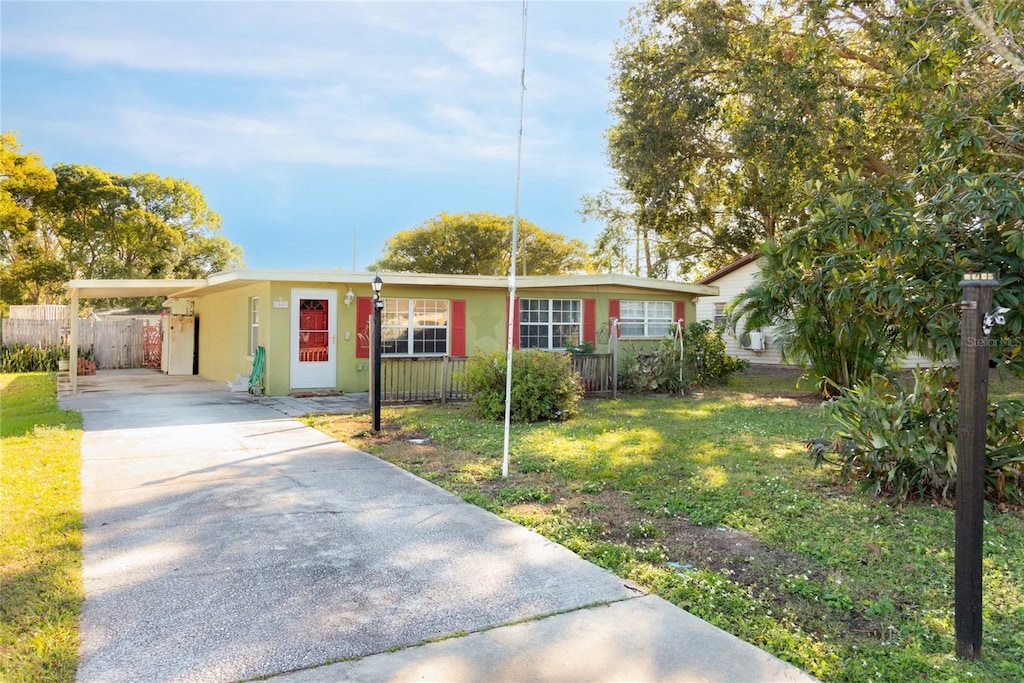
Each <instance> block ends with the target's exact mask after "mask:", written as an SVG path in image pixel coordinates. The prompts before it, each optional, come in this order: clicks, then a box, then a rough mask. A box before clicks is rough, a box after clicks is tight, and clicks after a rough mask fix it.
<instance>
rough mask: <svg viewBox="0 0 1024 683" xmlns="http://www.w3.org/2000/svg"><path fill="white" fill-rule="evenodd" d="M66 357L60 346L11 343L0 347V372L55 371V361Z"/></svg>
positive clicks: (65, 352) (65, 350) (64, 350)
mask: <svg viewBox="0 0 1024 683" xmlns="http://www.w3.org/2000/svg"><path fill="white" fill-rule="evenodd" d="M61 358H67V349H65V348H63V347H60V346H48V347H40V346H29V345H28V344H13V345H11V346H3V347H0V372H56V370H57V361H59V360H60V359H61Z"/></svg>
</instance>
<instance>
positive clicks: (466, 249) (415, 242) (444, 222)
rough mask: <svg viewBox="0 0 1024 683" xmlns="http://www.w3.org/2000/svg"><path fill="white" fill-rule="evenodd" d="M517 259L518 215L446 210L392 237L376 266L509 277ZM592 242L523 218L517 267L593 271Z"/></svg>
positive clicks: (528, 271)
mask: <svg viewBox="0 0 1024 683" xmlns="http://www.w3.org/2000/svg"><path fill="white" fill-rule="evenodd" d="M511 260H512V217H511V216H499V215H497V214H492V213H454V214H449V213H442V214H440V215H438V216H435V217H433V218H429V219H427V220H426V221H424V222H423V223H421V224H420V225H419V226H417V227H416V228H413V229H412V230H403V231H401V232H399V233H397V234H396V235H395V236H394V237H392V238H391V239H389V240H388V241H387V243H386V244H385V246H384V255H383V256H382V257H381V258H380V259H379V260H378V261H376V262H375V263H372V264H370V266H369V269H370V270H384V271H395V272H409V273H446V274H451V275H504V274H506V273H508V271H509V267H510V266H511ZM589 264H590V260H589V256H588V253H587V245H586V244H585V243H584V242H583V241H581V240H578V239H566V238H565V236H564V235H560V234H558V233H554V232H548V231H546V230H542V229H541V228H539V227H537V226H536V225H534V224H533V223H531V222H529V221H526V220H522V219H520V220H519V251H518V254H517V255H516V270H517V271H518V273H519V274H522V275H560V274H563V273H579V272H585V271H587V270H588V268H589Z"/></svg>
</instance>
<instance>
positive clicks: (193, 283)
mask: <svg viewBox="0 0 1024 683" xmlns="http://www.w3.org/2000/svg"><path fill="white" fill-rule="evenodd" d="M205 286H206V280H71V281H70V282H68V295H69V297H70V298H71V306H70V310H71V311H72V312H73V314H72V315H71V339H70V340H69V345H70V347H71V348H70V349H69V356H70V357H71V358H78V303H79V301H81V300H82V299H117V298H133V297H148V296H166V297H169V298H173V297H182V296H188V294H189V293H190V292H195V291H197V290H199V289H202V288H203V287H205ZM68 371H69V373H70V376H71V393H73V394H77V393H78V363H70V364H69V365H68Z"/></svg>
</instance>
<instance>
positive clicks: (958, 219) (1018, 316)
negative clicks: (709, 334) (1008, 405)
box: [733, 0, 1024, 389]
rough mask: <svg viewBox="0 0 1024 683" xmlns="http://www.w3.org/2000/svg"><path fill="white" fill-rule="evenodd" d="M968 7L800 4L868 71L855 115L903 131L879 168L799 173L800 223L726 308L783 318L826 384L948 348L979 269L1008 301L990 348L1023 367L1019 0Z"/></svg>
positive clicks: (771, 247)
mask: <svg viewBox="0 0 1024 683" xmlns="http://www.w3.org/2000/svg"><path fill="white" fill-rule="evenodd" d="M965 3H966V0H964V1H963V2H961V0H954V1H950V2H943V1H941V0H937V1H932V2H926V3H921V4H914V3H911V2H906V3H892V2H881V3H879V2H853V3H843V4H839V5H833V4H831V3H799V7H800V8H802V9H803V10H804V11H805V15H804V23H805V26H806V28H805V29H804V31H803V35H805V36H819V35H820V36H825V37H827V39H828V42H829V44H836V45H840V46H841V50H840V52H839V56H840V57H844V58H845V59H848V60H853V61H855V62H860V63H862V64H863V65H864V66H863V67H862V68H861V70H860V71H861V72H862V73H863V74H866V75H870V78H871V81H870V83H871V85H872V87H871V88H870V89H869V91H868V95H869V96H867V97H863V98H861V99H860V109H861V110H862V111H863V114H862V117H863V118H869V116H868V114H869V113H870V112H875V114H876V115H875V118H877V114H878V113H888V115H889V116H891V117H893V118H892V122H891V123H890V124H889V127H890V128H893V129H894V130H892V131H891V133H890V134H887V137H888V139H889V140H890V143H889V145H888V151H887V152H885V153H874V152H872V155H873V156H874V157H877V158H878V159H879V160H880V161H881V162H883V163H882V164H878V163H875V162H873V161H872V160H871V159H872V157H871V156H868V155H866V154H865V155H863V162H862V163H861V164H860V165H859V166H857V165H853V164H847V165H846V168H845V169H834V170H833V171H834V172H829V173H825V174H822V175H821V177H820V178H814V177H813V175H811V176H806V175H805V176H804V180H805V183H804V185H803V186H802V190H801V191H802V193H803V196H804V199H803V203H802V204H801V208H802V212H801V215H800V220H799V221H794V224H793V225H792V226H790V227H788V228H787V229H786V230H783V231H781V232H779V233H778V234H777V235H776V236H775V237H776V239H775V241H774V242H770V243H769V244H768V246H766V247H765V250H764V255H765V257H764V258H762V259H761V266H762V267H761V270H762V275H761V281H760V282H759V283H757V284H756V285H755V286H754V287H753V288H751V289H750V290H748V291H747V293H746V294H745V295H744V296H743V298H742V299H741V301H740V302H739V304H738V307H737V309H736V310H735V311H734V313H733V314H734V316H747V326H748V327H751V326H759V325H763V324H770V323H772V322H780V321H781V323H782V326H783V331H784V332H785V333H786V334H785V337H784V341H785V343H786V346H787V348H788V349H789V350H790V351H792V352H794V354H795V355H796V357H797V358H799V359H802V360H807V361H809V362H810V365H811V368H812V372H814V374H815V376H816V377H817V378H819V379H822V381H823V383H824V384H825V385H826V386H828V385H831V386H833V387H834V388H839V389H843V388H845V387H849V386H852V384H853V383H855V382H857V381H860V380H864V379H866V378H867V377H868V376H869V375H870V374H871V373H872V372H874V371H876V370H878V369H879V368H880V367H882V366H884V365H885V363H886V361H887V360H888V359H889V358H891V357H892V356H896V355H901V354H902V353H904V352H905V351H907V350H914V351H918V352H921V353H924V354H926V355H928V356H930V357H933V358H936V359H951V358H952V357H954V356H955V355H956V353H957V352H958V351H959V343H960V338H959V319H960V312H959V309H958V305H957V304H958V302H959V301H960V300H961V299H962V291H961V289H960V287H959V282H960V280H961V279H962V276H963V274H964V273H966V272H971V271H979V272H982V271H987V272H994V273H997V274H998V276H999V280H1000V286H999V287H998V288H997V289H996V291H995V304H996V305H998V306H1005V307H1007V308H1009V309H1010V312H1009V313H1008V314H1007V316H1006V320H1007V324H1006V325H1005V326H1001V327H997V328H995V329H994V331H993V336H992V338H991V339H989V340H986V346H988V347H989V348H990V350H991V352H992V356H993V359H994V360H995V361H996V362H997V363H998V364H999V365H1000V367H1002V368H1004V369H1009V370H1011V371H1013V372H1016V373H1017V374H1024V341H1022V339H1024V336H1022V333H1024V312H1022V304H1024V301H1022V299H1024V192H1022V187H1024V69H1021V68H1019V66H1020V65H1021V60H1020V57H1021V56H1022V55H1024V52H1022V50H1021V47H1020V38H1021V37H1022V36H1024V33H1022V28H1024V23H1022V7H1021V6H1020V5H1019V4H1018V3H1016V2H1009V1H1007V2H991V3H989V2H983V3H982V4H980V5H969V4H965ZM812 26H813V27H816V28H815V29H814V30H813V31H812V30H810V27H812ZM845 55H849V56H848V57H846V56H845ZM869 55H870V58H869V57H868V56H869ZM844 79H846V80H849V76H844ZM859 82H860V83H861V85H862V86H863V85H864V84H866V83H867V81H863V80H862V81H859ZM840 85H843V83H842V82H841V83H840ZM843 87H844V88H846V89H848V90H853V91H856V90H857V89H856V88H849V87H848V86H845V85H844V86H843ZM880 123H881V121H880ZM896 128H899V129H900V130H895V129H896ZM867 132H869V131H868V130H867V129H866V130H865V133H867ZM879 140H880V139H879ZM900 140H906V141H908V142H907V143H906V144H901V143H900V142H899V141H900ZM839 171H842V172H839Z"/></svg>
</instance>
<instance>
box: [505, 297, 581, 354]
mask: <svg viewBox="0 0 1024 683" xmlns="http://www.w3.org/2000/svg"><path fill="white" fill-rule="evenodd" d="M556 302H557V303H558V305H559V308H560V309H561V310H558V311H556V310H555V308H556V306H555V304H556ZM535 303H537V304H539V303H543V304H544V309H543V310H541V309H540V308H537V309H532V308H531V309H530V310H527V309H528V308H529V307H530V306H531V305H532V304H535ZM567 303H568V304H571V308H570V310H568V311H566V310H565V309H564V308H563V307H564V305H565V304H567ZM566 313H569V314H573V313H575V314H576V316H575V317H576V320H575V321H568V322H566V321H565V320H564V319H563V320H557V321H556V320H555V318H556V317H560V318H561V317H564V315H565V314H566ZM555 314H558V315H555ZM527 318H531V319H529V320H528V319H527ZM527 327H545V328H546V339H545V344H546V345H545V346H540V345H536V346H534V345H532V342H531V345H528V344H524V343H523V339H524V335H523V329H524V328H527ZM563 327H570V328H572V327H575V328H576V333H575V341H572V343H573V344H579V343H580V342H581V340H582V339H583V300H582V299H539V298H529V299H520V300H519V348H521V349H540V350H542V351H564V350H565V349H566V346H565V345H562V346H555V337H556V336H560V337H563V338H564V339H567V340H572V339H573V336H574V335H572V334H562V333H561V330H560V329H559V328H563ZM556 330H558V331H559V334H557V335H556ZM533 336H534V335H529V336H528V337H529V338H531V339H532V338H533Z"/></svg>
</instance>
